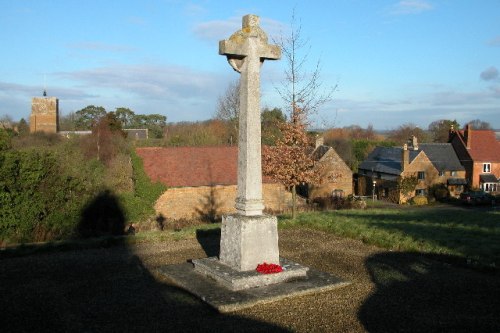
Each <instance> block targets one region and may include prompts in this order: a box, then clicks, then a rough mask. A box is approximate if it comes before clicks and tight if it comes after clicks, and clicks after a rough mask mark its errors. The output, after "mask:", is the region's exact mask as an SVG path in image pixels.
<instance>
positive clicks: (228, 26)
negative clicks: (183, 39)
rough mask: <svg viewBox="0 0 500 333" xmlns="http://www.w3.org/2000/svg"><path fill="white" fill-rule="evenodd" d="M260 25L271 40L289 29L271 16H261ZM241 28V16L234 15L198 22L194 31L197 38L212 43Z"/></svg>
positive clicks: (227, 36)
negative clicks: (223, 18) (224, 18)
mask: <svg viewBox="0 0 500 333" xmlns="http://www.w3.org/2000/svg"><path fill="white" fill-rule="evenodd" d="M260 26H261V28H262V29H263V30H264V31H265V32H266V33H267V35H268V37H269V40H270V41H271V40H272V37H276V36H279V35H280V34H281V33H282V32H283V31H286V30H287V29H288V28H287V25H285V24H283V23H281V22H279V21H276V20H272V19H269V18H261V20H260ZM239 29H241V17H240V16H233V17H231V18H229V19H227V20H214V21H208V22H201V23H198V24H196V25H195V26H194V27H193V29H192V32H193V34H194V35H195V36H196V37H197V38H199V39H201V40H205V41H208V42H210V43H212V42H214V41H219V40H223V39H227V38H229V36H231V35H232V34H233V33H234V32H236V31H238V30H239Z"/></svg>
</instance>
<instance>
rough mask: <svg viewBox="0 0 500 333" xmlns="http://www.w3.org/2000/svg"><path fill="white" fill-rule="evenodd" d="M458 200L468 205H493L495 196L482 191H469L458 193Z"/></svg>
mask: <svg viewBox="0 0 500 333" xmlns="http://www.w3.org/2000/svg"><path fill="white" fill-rule="evenodd" d="M460 200H461V201H462V202H463V203H465V204H469V205H494V204H495V197H494V196H493V195H491V194H489V193H486V192H484V191H469V192H463V193H462V194H460Z"/></svg>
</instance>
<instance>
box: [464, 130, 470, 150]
mask: <svg viewBox="0 0 500 333" xmlns="http://www.w3.org/2000/svg"><path fill="white" fill-rule="evenodd" d="M464 137H465V144H466V145H467V149H470V148H471V146H472V144H471V142H472V125H471V124H467V126H465V131H464Z"/></svg>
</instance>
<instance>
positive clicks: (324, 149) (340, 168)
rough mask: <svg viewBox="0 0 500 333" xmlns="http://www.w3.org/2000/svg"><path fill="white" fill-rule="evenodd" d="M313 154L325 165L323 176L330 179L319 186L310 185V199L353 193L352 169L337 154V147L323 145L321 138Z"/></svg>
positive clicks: (308, 193)
mask: <svg viewBox="0 0 500 333" xmlns="http://www.w3.org/2000/svg"><path fill="white" fill-rule="evenodd" d="M312 156H313V158H314V160H315V161H317V162H319V163H320V164H322V166H323V167H324V168H323V170H322V171H323V173H324V174H323V175H322V176H321V178H323V179H330V180H328V181H325V182H324V183H322V184H321V185H319V186H314V185H308V186H307V197H308V198H309V199H314V198H318V197H326V196H342V197H347V196H349V195H351V194H353V188H352V174H353V173H352V170H351V168H349V166H348V165H347V164H346V163H345V162H344V160H343V159H342V158H341V157H340V156H339V154H337V152H336V151H335V149H333V148H332V147H329V146H325V145H323V142H322V140H320V141H317V143H316V148H315V149H314V151H313V152H312ZM330 176H331V177H330Z"/></svg>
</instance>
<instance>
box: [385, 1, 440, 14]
mask: <svg viewBox="0 0 500 333" xmlns="http://www.w3.org/2000/svg"><path fill="white" fill-rule="evenodd" d="M433 8H434V7H433V6H432V4H430V3H429V2H428V1H425V0H401V1H399V2H398V3H396V4H394V5H393V6H392V8H391V10H390V13H391V14H392V15H409V14H420V13H422V12H425V11H428V10H432V9H433Z"/></svg>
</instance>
